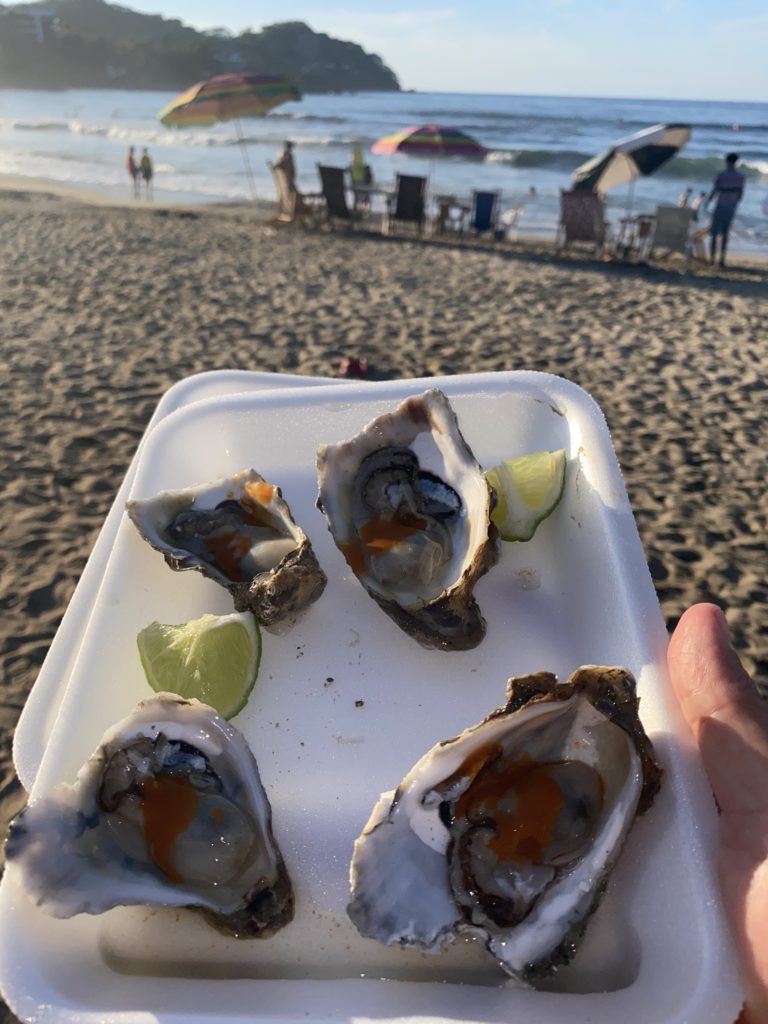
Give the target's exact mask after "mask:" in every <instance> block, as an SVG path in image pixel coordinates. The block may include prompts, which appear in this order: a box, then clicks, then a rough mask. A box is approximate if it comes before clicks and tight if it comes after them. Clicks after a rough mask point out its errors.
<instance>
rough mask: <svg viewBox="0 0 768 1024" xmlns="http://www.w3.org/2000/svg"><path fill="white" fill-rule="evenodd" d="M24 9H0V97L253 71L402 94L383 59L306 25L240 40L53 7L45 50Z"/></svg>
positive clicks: (108, 9) (124, 10) (101, 6)
mask: <svg viewBox="0 0 768 1024" xmlns="http://www.w3.org/2000/svg"><path fill="white" fill-rule="evenodd" d="M26 7H29V8H30V9H31V8H38V9H39V5H32V4H30V5H19V6H15V7H13V8H10V7H2V6H0V87H11V88H14V87H15V88H49V89H58V88H108V87H110V86H112V87H115V86H119V87H120V88H134V89H183V88H186V87H187V86H189V85H191V84H192V83H193V82H195V81H197V80H200V79H203V78H208V77H209V76H210V75H214V74H220V73H222V72H225V71H235V70H244V69H246V68H248V69H252V70H258V71H267V72H269V71H276V72H281V73H282V74H286V75H288V76H289V77H290V78H292V79H293V80H294V81H295V82H296V84H297V86H298V87H299V89H301V90H302V91H303V92H358V91H364V90H365V91H387V92H390V91H397V90H398V89H399V88H400V86H399V84H398V81H397V77H396V75H395V74H394V72H393V71H391V70H390V69H389V68H388V67H387V66H386V65H385V64H384V62H383V61H382V60H381V58H380V57H378V56H376V55H375V54H369V53H366V51H365V50H363V48H362V47H361V46H359V45H358V44H357V43H351V42H346V41H343V40H340V39H332V38H331V37H330V36H328V35H325V34H324V33H320V32H314V31H313V30H312V29H311V28H310V27H309V26H308V25H306V24H305V23H304V22H301V21H289V22H282V23H280V24H277V25H269V26H267V27H266V28H264V29H262V30H261V31H260V32H252V31H246V32H243V33H242V34H240V35H238V36H232V35H230V34H229V33H228V32H227V31H226V30H224V29H218V30H209V31H208V32H198V31H197V30H196V29H193V28H190V27H189V26H188V25H184V24H182V22H180V21H178V20H177V19H173V18H163V17H162V16H161V15H157V14H142V13H140V12H138V11H133V10H131V9H130V8H128V7H121V6H118V5H116V4H109V3H106V2H105V0H50V2H49V3H48V4H47V7H46V9H47V10H50V12H51V14H52V15H53V17H52V18H51V19H50V29H49V30H48V29H47V30H46V33H45V38H44V40H43V41H42V42H40V41H38V40H37V39H36V38H35V37H34V35H32V34H30V33H29V31H28V27H27V26H25V24H24V17H23V15H24V11H25V8H26Z"/></svg>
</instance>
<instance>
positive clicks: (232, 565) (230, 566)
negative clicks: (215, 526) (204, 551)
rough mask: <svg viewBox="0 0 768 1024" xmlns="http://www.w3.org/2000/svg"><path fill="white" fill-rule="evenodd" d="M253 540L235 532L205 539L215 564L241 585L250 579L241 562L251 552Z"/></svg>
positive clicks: (228, 577)
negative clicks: (241, 566)
mask: <svg viewBox="0 0 768 1024" xmlns="http://www.w3.org/2000/svg"><path fill="white" fill-rule="evenodd" d="M251 543H252V542H251V540H250V539H249V538H248V537H244V536H242V535H241V534H238V533H235V532H234V531H227V532H226V533H217V534H211V535H210V536H209V537H206V538H205V546H206V547H207V548H208V550H209V551H210V553H211V557H212V559H213V562H214V564H215V565H216V566H217V567H218V568H219V569H220V570H221V571H222V572H223V573H224V575H225V576H226V577H227V579H229V580H232V582H233V583H240V582H242V581H243V580H245V579H247V578H248V577H247V576H246V575H245V573H244V572H243V570H242V569H241V568H240V562H241V561H242V559H243V558H245V556H246V555H247V554H248V552H249V551H250V550H251Z"/></svg>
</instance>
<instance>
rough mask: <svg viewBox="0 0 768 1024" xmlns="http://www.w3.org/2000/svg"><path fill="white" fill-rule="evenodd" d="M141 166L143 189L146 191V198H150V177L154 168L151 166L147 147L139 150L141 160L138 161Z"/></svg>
mask: <svg viewBox="0 0 768 1024" xmlns="http://www.w3.org/2000/svg"><path fill="white" fill-rule="evenodd" d="M139 167H140V168H141V176H142V178H143V179H144V190H145V192H146V196H147V199H151V198H152V177H153V175H154V168H153V167H152V158H151V156H150V155H149V151H148V150H147V149H142V151H141V161H140V162H139Z"/></svg>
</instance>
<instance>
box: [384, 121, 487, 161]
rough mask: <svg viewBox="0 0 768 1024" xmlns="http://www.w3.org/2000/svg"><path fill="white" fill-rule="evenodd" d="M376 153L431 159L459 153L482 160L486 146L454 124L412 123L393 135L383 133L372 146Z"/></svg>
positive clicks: (468, 157) (465, 157) (468, 158)
mask: <svg viewBox="0 0 768 1024" xmlns="http://www.w3.org/2000/svg"><path fill="white" fill-rule="evenodd" d="M371 152H372V153H377V154H378V155H380V156H381V155H391V154H392V153H407V154H409V155H410V156H422V157H425V158H426V159H427V160H431V159H432V158H433V157H437V156H460V157H463V158H464V159H465V160H482V159H483V157H484V156H485V155H486V153H487V152H488V150H487V149H486V148H485V146H481V145H480V143H479V142H478V141H477V140H476V139H473V138H472V136H471V135H466V134H465V133H464V132H460V131H459V130H458V129H457V128H446V127H444V126H443V125H439V124H423V125H412V126H411V127H410V128H403V130H402V131H399V132H395V134H394V135H386V136H385V137H384V138H383V139H379V141H378V142H376V143H374V144H373V146H371Z"/></svg>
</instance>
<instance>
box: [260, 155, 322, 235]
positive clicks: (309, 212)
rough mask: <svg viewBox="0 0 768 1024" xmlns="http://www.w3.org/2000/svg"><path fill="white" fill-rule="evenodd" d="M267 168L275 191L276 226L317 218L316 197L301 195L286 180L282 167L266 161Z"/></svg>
mask: <svg viewBox="0 0 768 1024" xmlns="http://www.w3.org/2000/svg"><path fill="white" fill-rule="evenodd" d="M267 167H269V169H270V170H271V171H272V177H273V178H274V179H275V188H276V189H277V215H276V216H275V217H274V221H275V222H276V223H278V224H297V223H306V222H308V221H309V222H312V221H314V220H316V218H317V206H316V204H315V201H316V200H317V199H318V198H319V197H318V196H317V195H312V194H302V193H301V192H299V190H298V189H297V188H296V186H295V185H292V184H291V182H290V181H289V180H288V176H287V175H286V173H285V171H284V170H283V169H282V167H276V166H275V164H273V163H271V162H269V161H267Z"/></svg>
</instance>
